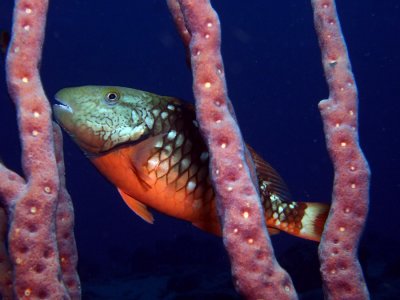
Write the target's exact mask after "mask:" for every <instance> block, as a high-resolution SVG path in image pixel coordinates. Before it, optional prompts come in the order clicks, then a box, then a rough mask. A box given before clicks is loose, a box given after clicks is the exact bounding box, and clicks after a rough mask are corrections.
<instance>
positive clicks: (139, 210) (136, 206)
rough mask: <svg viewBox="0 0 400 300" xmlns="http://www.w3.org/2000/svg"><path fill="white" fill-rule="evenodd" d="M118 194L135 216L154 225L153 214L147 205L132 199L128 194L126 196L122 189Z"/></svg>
mask: <svg viewBox="0 0 400 300" xmlns="http://www.w3.org/2000/svg"><path fill="white" fill-rule="evenodd" d="M118 192H119V194H120V195H121V197H122V199H124V201H125V203H126V205H128V206H129V208H130V209H132V210H133V212H134V213H135V214H137V215H138V216H139V217H141V218H142V219H143V220H145V221H146V222H148V223H150V224H153V223H154V217H153V214H152V213H151V212H150V211H149V210H148V209H147V207H146V205H144V204H143V203H141V202H139V201H137V200H136V199H134V198H132V197H131V196H129V195H128V194H125V193H124V192H123V191H121V189H118Z"/></svg>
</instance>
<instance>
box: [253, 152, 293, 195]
mask: <svg viewBox="0 0 400 300" xmlns="http://www.w3.org/2000/svg"><path fill="white" fill-rule="evenodd" d="M247 149H248V150H249V152H250V154H251V157H252V158H253V162H254V166H255V168H256V172H257V177H258V179H259V180H264V181H267V182H268V186H269V189H270V190H271V191H273V192H274V193H276V194H277V196H278V197H279V198H280V199H281V200H282V201H287V202H291V201H292V195H291V194H290V191H289V188H288V187H287V185H286V183H285V181H283V179H282V177H281V176H280V175H279V174H278V172H277V171H276V170H275V169H274V168H273V167H272V166H271V165H270V164H269V163H267V162H266V161H265V160H264V159H263V158H262V157H261V156H260V155H258V154H257V153H256V151H255V150H254V149H253V148H251V147H250V146H249V145H247Z"/></svg>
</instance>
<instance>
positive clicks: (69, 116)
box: [53, 90, 74, 132]
mask: <svg viewBox="0 0 400 300" xmlns="http://www.w3.org/2000/svg"><path fill="white" fill-rule="evenodd" d="M61 92H62V90H61V91H60V92H58V93H57V94H56V95H55V96H54V98H55V100H56V101H57V102H59V103H58V104H54V105H53V113H54V117H55V119H56V120H57V122H58V123H59V124H60V125H61V126H62V127H63V128H64V129H65V130H67V131H69V132H70V131H72V129H73V115H74V109H73V107H72V106H71V105H70V104H69V103H68V102H67V101H66V100H64V99H63V98H62V97H61V95H60V94H61Z"/></svg>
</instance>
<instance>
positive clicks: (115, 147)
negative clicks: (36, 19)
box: [54, 86, 329, 241]
mask: <svg viewBox="0 0 400 300" xmlns="http://www.w3.org/2000/svg"><path fill="white" fill-rule="evenodd" d="M55 97H56V99H57V100H58V101H59V102H60V103H61V104H56V105H55V106H54V114H55V117H56V119H57V121H58V122H59V123H60V125H61V126H62V127H63V128H64V129H65V130H66V131H67V132H68V133H69V134H70V136H71V137H72V138H73V139H74V140H75V142H76V143H77V144H78V145H79V146H80V148H81V149H82V150H83V151H84V152H85V154H86V155H87V157H88V158H89V159H90V160H91V161H92V163H93V164H94V165H95V166H96V167H97V169H98V170H99V171H100V172H101V173H102V174H103V175H104V176H105V177H106V178H107V179H108V180H109V181H110V182H111V183H113V184H114V185H115V186H116V187H117V189H118V191H119V193H120V195H121V196H122V198H123V200H124V201H125V203H126V204H127V205H128V206H129V207H130V208H131V209H132V210H133V211H134V212H135V213H136V214H138V215H139V216H140V217H141V218H143V219H144V220H146V221H147V222H149V223H152V222H153V216H152V214H151V212H150V211H149V210H148V208H147V207H151V208H153V209H156V210H158V211H159V212H162V213H165V214H167V215H169V216H172V217H175V218H179V219H183V220H186V221H189V222H191V223H192V224H193V225H195V226H197V227H199V228H201V229H203V230H205V231H208V232H211V233H214V234H219V235H220V234H221V226H220V223H219V219H218V215H217V209H216V203H215V193H214V189H213V186H212V184H211V181H210V177H209V157H208V155H209V154H208V150H207V147H206V144H205V143H204V141H203V139H202V136H201V134H200V131H199V128H198V124H197V121H196V115H195V112H194V110H193V106H192V105H190V104H187V103H185V102H183V101H181V100H178V99H176V98H173V97H165V96H159V95H156V94H152V93H148V92H144V91H139V90H135V89H130V88H123V87H114V86H83V87H76V88H66V89H63V90H61V91H59V92H58V93H57V94H56V96H55ZM248 149H249V151H250V153H251V155H252V157H253V160H254V162H255V166H256V173H257V179H258V184H259V190H260V194H261V200H262V206H263V208H264V211H265V220H266V225H267V228H268V230H269V232H270V233H271V234H274V233H278V232H280V231H285V232H287V233H290V234H293V235H296V236H299V237H302V238H306V239H310V240H315V241H318V240H319V239H320V235H321V233H322V229H323V226H324V223H325V220H326V217H327V213H328V210H329V206H328V205H326V204H321V203H311V202H294V201H292V200H291V196H290V193H289V191H288V189H287V187H286V184H285V183H284V182H283V180H282V178H281V177H280V176H279V174H278V173H277V172H276V171H275V170H274V169H273V168H272V167H271V166H270V165H269V164H268V163H267V162H265V161H264V160H263V159H262V158H261V157H260V156H259V155H258V154H257V153H256V152H255V151H254V150H253V149H252V148H250V147H249V146H248Z"/></svg>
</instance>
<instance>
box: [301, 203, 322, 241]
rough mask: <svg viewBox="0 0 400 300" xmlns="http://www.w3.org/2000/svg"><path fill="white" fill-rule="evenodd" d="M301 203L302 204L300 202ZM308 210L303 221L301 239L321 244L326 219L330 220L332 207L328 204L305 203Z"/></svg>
mask: <svg viewBox="0 0 400 300" xmlns="http://www.w3.org/2000/svg"><path fill="white" fill-rule="evenodd" d="M300 203H301V202H300ZM305 204H306V205H307V208H306V209H305V211H304V216H303V218H302V219H301V225H302V229H301V230H300V233H299V237H301V238H304V239H308V240H313V241H316V242H319V241H320V240H321V235H322V232H323V231H324V226H325V222H326V219H327V218H328V214H329V209H330V205H329V204H326V203H317V202H305Z"/></svg>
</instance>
